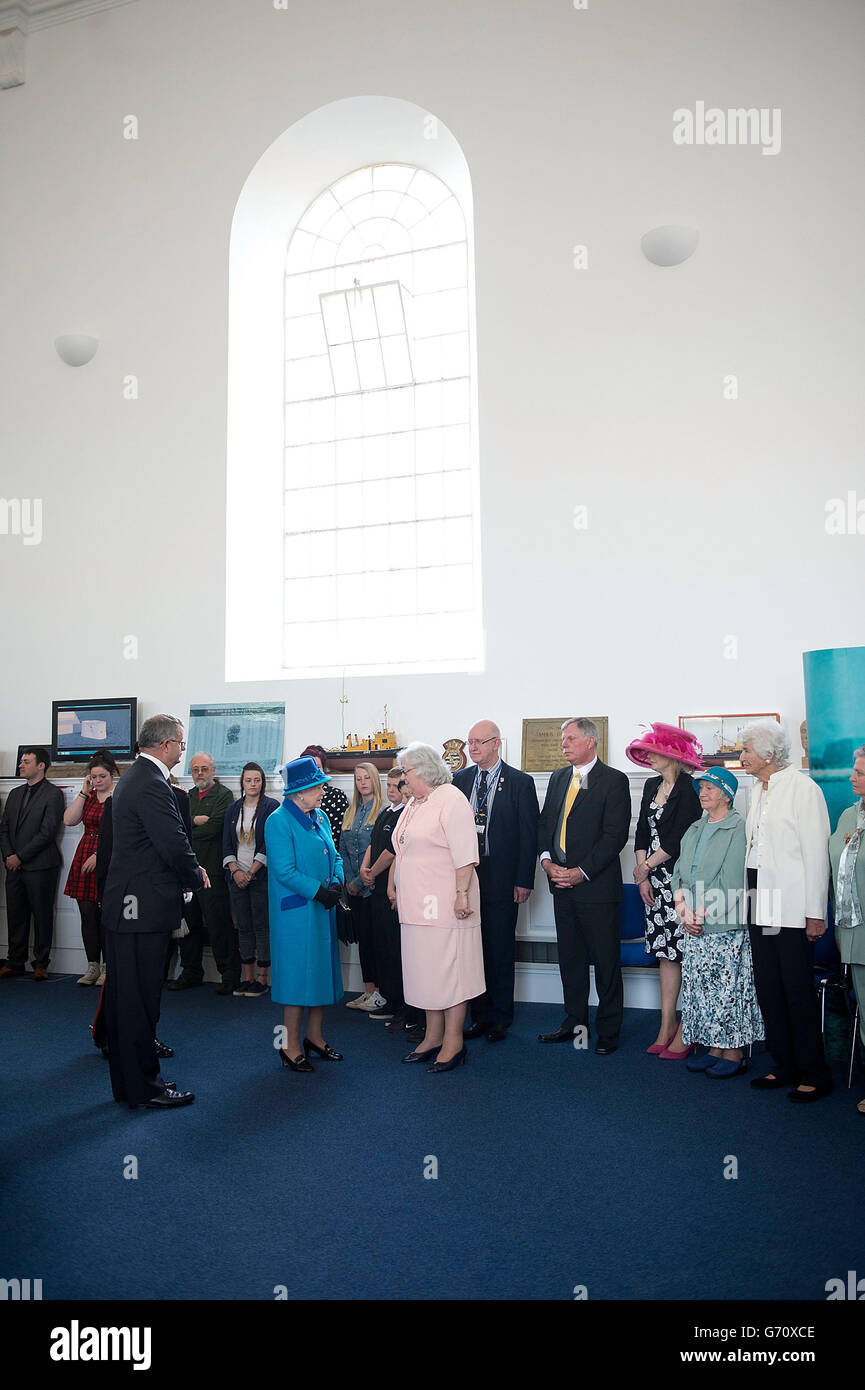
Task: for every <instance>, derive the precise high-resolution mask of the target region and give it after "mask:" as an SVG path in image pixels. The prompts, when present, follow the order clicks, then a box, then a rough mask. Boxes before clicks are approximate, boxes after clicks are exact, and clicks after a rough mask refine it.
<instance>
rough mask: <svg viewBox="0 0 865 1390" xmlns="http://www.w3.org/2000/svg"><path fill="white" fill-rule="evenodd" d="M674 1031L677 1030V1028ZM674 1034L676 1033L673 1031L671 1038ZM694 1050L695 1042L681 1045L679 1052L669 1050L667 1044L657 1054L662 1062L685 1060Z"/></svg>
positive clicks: (695, 1048)
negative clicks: (685, 1045)
mask: <svg viewBox="0 0 865 1390" xmlns="http://www.w3.org/2000/svg"><path fill="white" fill-rule="evenodd" d="M676 1032H678V1029H677V1030H676ZM675 1036H676V1034H675V1033H674V1034H673V1038H674V1037H675ZM673 1038H671V1039H670V1042H672V1041H673ZM696 1051H697V1044H696V1043H690V1044H689V1045H688V1046H687V1047H683V1048H682V1051H681V1052H671V1051H670V1048H669V1046H667V1047H665V1048H664V1050H663V1052H659V1053H658V1056H659V1057H660V1059H661V1061H662V1062H685V1061H687V1059H688V1058H689V1057H690V1055H691V1053H692V1052H696Z"/></svg>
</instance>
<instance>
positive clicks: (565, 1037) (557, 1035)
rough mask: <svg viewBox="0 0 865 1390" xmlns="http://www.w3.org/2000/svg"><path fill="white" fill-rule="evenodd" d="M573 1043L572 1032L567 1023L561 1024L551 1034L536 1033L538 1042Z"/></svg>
mask: <svg viewBox="0 0 865 1390" xmlns="http://www.w3.org/2000/svg"><path fill="white" fill-rule="evenodd" d="M573 1041H574V1030H573V1028H569V1027H568V1025H567V1023H563V1024H561V1025H560V1027H558V1028H557V1029H556V1030H555V1032H553V1033H538V1042H546V1043H554V1042H570V1043H572V1042H573Z"/></svg>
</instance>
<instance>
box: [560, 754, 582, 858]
mask: <svg viewBox="0 0 865 1390" xmlns="http://www.w3.org/2000/svg"><path fill="white" fill-rule="evenodd" d="M579 790H580V774H579V773H578V772H577V771H576V769H575V770H574V773H573V775H572V777H571V784H570V786H569V787H568V794H567V796H566V797H565V811H564V815H563V816H562V830H561V834H560V835H559V849H560V850H561V851H562V854H564V853H565V837H566V834H567V829H568V816H569V815H570V814H571V807H572V806H573V804H574V802H575V801H576V799H577V792H578V791H579Z"/></svg>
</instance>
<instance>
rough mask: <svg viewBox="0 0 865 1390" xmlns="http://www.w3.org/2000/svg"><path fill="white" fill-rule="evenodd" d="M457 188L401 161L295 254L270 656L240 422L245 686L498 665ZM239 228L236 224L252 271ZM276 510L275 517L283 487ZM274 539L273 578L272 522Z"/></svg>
mask: <svg viewBox="0 0 865 1390" xmlns="http://www.w3.org/2000/svg"><path fill="white" fill-rule="evenodd" d="M366 100H367V101H371V100H372V99H366ZM393 104H394V105H396V106H399V107H406V106H408V104H407V103H393ZM336 105H337V106H354V105H355V103H353V102H347V103H336ZM329 109H330V108H324V110H329ZM409 110H410V111H411V112H416V111H417V108H414V107H409ZM316 114H318V113H316ZM346 115H347V116H348V113H346ZM413 119H414V122H415V123H416V125H417V124H419V123H417V117H416V116H415V117H414V118H413ZM429 119H430V118H427V120H429ZM300 124H303V123H300ZM414 133H415V140H414V141H413V142H408V143H409V144H411V143H414V144H415V145H416V143H417V142H416V132H414ZM288 134H290V132H288ZM388 143H389V144H391V143H395V144H396V145H397V146H398V147H399V145H400V141H399V140H396V141H394V142H391V141H388ZM403 145H404V146H405V142H403ZM405 152H406V153H416V149H415V150H406V151H405ZM426 153H429V151H428V150H427V151H426ZM438 155H439V163H440V164H441V163H443V162H445V163H446V161H442V158H441V151H438ZM450 157H451V160H452V152H450ZM426 162H427V163H430V162H431V161H430V160H429V159H427V161H426ZM447 172H449V171H448V169H447V168H441V169H440V170H439V171H438V172H433V170H431V169H430V168H428V167H426V168H425V167H421V166H420V164H419V162H414V161H412V162H409V161H405V162H402V161H400V160H396V159H394V160H393V161H389V162H382V163H372V162H368V163H365V164H364V165H363V166H362V167H355V168H353V169H351V170H350V172H344V173H342V174H341V175H340V176H338V177H336V178H333V179H331V181H330V182H329V183H328V184H327V187H326V188H325V190H324V192H317V194H316V196H314V197H312V198H310V199H308V200H307V201H306V204H305V206H304V207H303V209H302V211H301V212H300V215H297V216H295V218H294V219H293V225H292V226H291V228H290V230H289V233H288V235H287V237H286V239H285V240H284V241H283V255H284V262H283V273H284V285H283V288H284V318H283V325H284V343H283V345H282V351H281V363H282V369H283V382H284V386H283V393H282V399H281V402H280V405H281V417H282V427H283V428H282V440H281V445H282V447H281V458H280V467H279V482H280V491H281V496H280V506H279V517H280V519H281V534H280V544H279V559H280V564H281V574H280V592H281V598H282V604H281V612H280V613H279V625H278V629H277V628H276V627H275V625H274V619H275V617H276V613H275V611H274V607H275V606H274V604H273V602H272V596H271V600H270V602H269V603H268V604H267V605H266V607H267V611H268V613H269V626H268V630H267V631H266V632H265V631H263V629H262V626H261V623H260V622H259V625H258V639H257V642H256V647H257V648H258V649H259V656H258V657H256V656H255V654H254V653H253V652H252V650H251V649H250V644H249V641H248V635H249V634H248V624H249V620H250V604H249V602H248V599H247V602H246V604H245V605H244V603H243V600H242V594H243V586H242V584H236V583H235V581H236V579H237V575H239V573H240V572H241V569H240V566H238V565H236V566H233V565H232V531H233V532H234V542H235V549H236V547H237V545H239V547H240V552H241V555H242V552H243V537H242V528H240V527H239V526H238V525H237V524H235V525H234V526H232V518H233V508H232V497H234V498H237V499H238V500H239V498H240V496H241V494H242V493H243V492H244V491H246V492H248V490H249V487H250V485H251V478H252V475H254V474H257V475H258V476H259V477H260V478H261V477H262V473H263V469H262V463H261V458H260V457H259V458H258V459H255V458H254V457H251V456H250V453H249V448H248V447H247V449H246V451H245V453H244V454H242V453H241V447H242V445H241V441H240V439H238V438H236V437H234V432H233V430H232V420H231V411H230V419H229V488H228V503H229V508H228V516H229V556H228V560H229V563H228V604H227V663H226V664H227V676H228V679H235V680H236V679H255V678H260V677H262V676H273V675H282V676H289V675H296V676H314V675H326V674H332V673H341V672H342V671H343V670H345V671H347V672H349V673H356V674H363V673H384V672H395V673H396V672H406V673H410V672H427V671H461V670H462V671H466V670H477V669H479V668H480V666H481V664H482V626H481V602H480V596H481V582H480V556H479V550H478V531H479V524H478V523H479V518H478V507H477V496H478V487H477V466H476V456H477V450H476V436H475V406H474V402H475V390H474V380H473V377H474V373H473V370H472V364H473V361H474V343H473V338H474V293H473V288H474V287H473V283H472V281H473V273H472V258H471V239H470V228H469V226H467V217H466V213H465V211H464V208H463V205H462V203H463V200H462V199H460V198H458V196H457V194H456V192H455V191H454V190H453V188H452V187H451V186H450V185H449V182H448V180H447V178H446V177H444V176H443V175H445V174H446V173H447ZM463 183H465V179H463ZM320 186H321V185H319V187H320ZM464 194H465V189H463V195H464ZM238 208H239V209H240V204H238ZM284 225H285V224H284V223H283V226H284ZM237 231H238V226H237V219H236V222H235V230H234V234H233V238H232V262H233V264H234V249H235V235H236V234H237ZM248 249H249V252H250V254H251V255H252V256H253V257H254V256H255V254H256V238H255V237H252V238H250V245H249V248H248ZM248 312H249V309H248V305H247V306H245V308H244V309H241V307H240V306H238V313H239V314H241V315H242V314H243V313H246V314H247V316H248ZM269 340H270V342H271V345H272V335H269ZM233 343H234V333H233V332H232V344H233ZM258 350H259V351H260V345H259V348H258ZM235 360H236V361H237V365H238V372H239V373H240V375H241V376H242V377H243V378H244V379H245V380H246V381H247V384H248V386H249V389H250V390H251V391H258V393H259V395H260V391H261V387H260V383H257V384H256V385H253V382H252V377H253V375H254V374H253V373H252V372H251V371H250V366H249V363H248V361H246V360H245V359H244V360H241V359H240V357H237V358H236V359H235ZM230 373H231V363H230ZM232 386H234V387H235V388H236V381H235V380H234V378H233V377H232V381H231V382H230V400H235V401H236V400H237V392H236V389H235V391H234V393H232V390H231V388H232ZM250 428H251V429H252V438H251V440H249V441H248V444H251V445H252V446H253V448H254V447H255V441H256V437H257V438H258V439H259V444H260V447H263V444H264V441H263V439H262V437H261V422H260V421H258V422H257V423H256V424H255V426H254V427H253V422H252V419H251V417H250ZM233 439H234V443H235V446H236V452H235V456H236V459H237V462H238V466H237V469H236V471H235V473H234V475H233V474H232V442H233ZM267 453H268V458H269V459H270V468H271V470H272V466H273V457H272V454H271V453H270V449H269V448H268V450H267ZM266 496H267V498H268V501H269V503H270V504H271V505H272V502H273V500H274V490H273V486H272V477H271V478H269V479H268V480H267V485H266ZM241 511H243V508H242V507H241ZM248 520H249V521H250V522H251V520H252V518H251V516H250V517H249V518H248ZM265 526H266V532H267V535H268V536H269V537H270V538H271V540H270V541H269V542H268V551H269V552H271V553H270V572H271V573H272V572H273V566H272V544H273V540H274V539H275V535H274V525H273V514H272V512H269V513H268V516H267V519H266V522H265ZM235 558H237V557H236V554H235ZM244 625H245V626H244ZM242 630H244V631H245V636H241V638H240V641H239V643H235V646H234V648H233V646H232V634H233V633H234V634H239V633H241V631H242ZM244 646H245V648H246V653H245V656H244V650H243V649H244ZM265 650H266V651H267V653H268V659H267V661H266V663H265V662H262V660H261V659H260V655H261V652H262V651H265ZM240 668H242V669H240ZM265 668H266V669H265Z"/></svg>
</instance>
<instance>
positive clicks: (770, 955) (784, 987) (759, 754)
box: [742, 724, 832, 1104]
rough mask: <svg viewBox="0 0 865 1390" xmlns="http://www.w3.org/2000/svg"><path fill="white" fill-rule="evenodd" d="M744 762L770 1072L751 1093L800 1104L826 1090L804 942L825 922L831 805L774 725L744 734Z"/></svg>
mask: <svg viewBox="0 0 865 1390" xmlns="http://www.w3.org/2000/svg"><path fill="white" fill-rule="evenodd" d="M742 767H743V768H744V769H745V771H746V772H748V773H750V774H751V776H752V777H754V779H755V786H754V791H753V794H752V797H751V805H750V807H749V809H748V819H747V823H746V827H745V839H746V856H747V857H746V860H745V874H746V884H745V886H746V888H747V890H748V923H749V926H750V936H751V953H752V956H753V960H754V983H755V985H756V987H757V999H758V1002H759V1005H760V1011H761V1013H762V1015H763V1018H764V1020H765V1024H766V1046H767V1048H768V1050H769V1052H770V1053H771V1054H772V1070H771V1071H770V1072H769V1073H768V1075H766V1076H761V1077H757V1078H756V1079H755V1080H754V1081H752V1082H751V1085H752V1086H753V1087H754V1089H755V1090H758V1091H773V1090H776V1089H778V1088H779V1087H781V1086H791V1085H792V1087H793V1090H791V1091H790V1092H789V1095H788V1100H792V1101H795V1102H796V1103H798V1104H807V1103H809V1102H811V1101H816V1100H819V1099H820V1097H821V1096H825V1095H827V1094H828V1093H829V1091H831V1089H832V1078H831V1074H830V1071H829V1068H828V1066H827V1064H826V1058H825V1057H824V1055H823V1038H822V1035H821V1032H820V1023H819V1019H818V1014H817V998H816V994H815V991H814V983H813V978H812V973H811V960H812V953H813V947H812V942H814V941H816V940H817V938H818V937H821V936H822V935H823V933H824V932H825V930H826V903H827V899H828V892H829V856H828V845H829V813H828V811H827V809H826V802H825V800H824V798H823V793H822V792H821V791H820V788H819V787H818V786H817V784H816V782H812V781H811V779H810V777H808V776H805V775H803V774H802V773H801V772H800V771H799V769H798V768H796V767H793V766H791V764H790V742H789V739H788V737H787V735H786V734H785V733H784V730H783V729H782V728H781V726H780V725H779V724H751V725H749V726H748V728H747V729H745V730H744V731H743V733H742Z"/></svg>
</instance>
